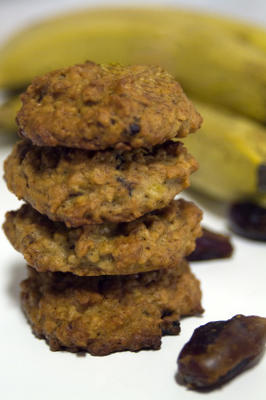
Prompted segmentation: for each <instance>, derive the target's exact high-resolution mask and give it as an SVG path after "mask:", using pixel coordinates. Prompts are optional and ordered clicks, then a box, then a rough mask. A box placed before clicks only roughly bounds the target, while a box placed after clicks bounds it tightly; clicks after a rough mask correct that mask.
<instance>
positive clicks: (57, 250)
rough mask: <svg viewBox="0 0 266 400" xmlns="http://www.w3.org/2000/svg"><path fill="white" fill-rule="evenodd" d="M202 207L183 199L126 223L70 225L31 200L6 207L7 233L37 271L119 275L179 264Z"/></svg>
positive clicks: (191, 246)
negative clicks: (14, 208) (12, 208)
mask: <svg viewBox="0 0 266 400" xmlns="http://www.w3.org/2000/svg"><path fill="white" fill-rule="evenodd" d="M200 220H201V211H200V210H199V209H198V208H197V207H196V206H195V205H194V204H193V203H190V202H186V201H184V200H182V199H180V200H178V201H173V202H172V203H171V204H170V205H169V206H168V207H166V208H163V209H161V210H158V211H154V212H152V213H150V214H146V215H144V216H143V217H141V218H139V219H137V220H135V221H132V222H128V223H121V224H111V223H109V224H100V225H84V226H81V227H79V228H67V227H66V226H65V224H63V223H60V222H52V221H50V220H49V219H48V218H47V217H45V216H43V215H41V214H39V213H38V212H37V211H35V210H34V209H33V208H32V207H31V206H30V205H24V206H22V207H21V209H20V210H18V211H11V212H9V213H7V216H6V222H5V223H4V230H5V233H6V235H7V237H8V239H9V240H10V242H11V243H12V245H13V246H14V247H15V249H17V250H18V251H20V252H21V253H22V254H23V255H24V257H25V259H26V261H27V263H28V264H29V265H31V266H32V267H34V268H36V269H37V270H38V271H47V270H50V271H62V272H72V273H74V274H77V275H88V276H89V275H121V274H132V273H137V272H144V271H151V270H157V269H159V268H171V267H175V266H176V265H177V264H178V262H180V260H181V259H183V258H184V257H185V256H187V255H188V254H190V253H191V252H192V251H193V250H194V248H195V239H196V238H197V237H198V236H200V234H201V228H200Z"/></svg>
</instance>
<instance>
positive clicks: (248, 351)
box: [177, 315, 266, 390]
mask: <svg viewBox="0 0 266 400" xmlns="http://www.w3.org/2000/svg"><path fill="white" fill-rule="evenodd" d="M265 344H266V318H262V317H258V316H248V317H246V316H243V315H236V316H235V317H233V318H231V319H229V320H227V321H215V322H209V323H208V324H206V325H202V326H200V327H199V328H197V329H196V330H195V331H194V333H193V335H192V337H191V339H190V340H189V342H188V343H187V344H186V345H185V346H184V347H183V349H182V351H181V353H180V355H179V357H178V361H177V362H178V375H177V377H178V381H179V382H182V383H183V384H185V385H187V386H188V387H189V388H191V389H198V390H202V389H214V388H216V387H218V386H220V385H222V384H223V383H225V382H227V381H228V380H230V379H232V378H233V377H234V376H236V375H238V374H239V373H240V372H242V371H244V370H245V369H247V368H249V367H251V366H253V365H254V364H255V363H256V362H257V361H258V360H259V358H260V357H261V356H262V354H263V352H264V348H265Z"/></svg>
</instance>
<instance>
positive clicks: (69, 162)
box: [5, 140, 197, 226]
mask: <svg viewBox="0 0 266 400" xmlns="http://www.w3.org/2000/svg"><path fill="white" fill-rule="evenodd" d="M196 168H197V163H196V161H195V160H194V158H193V157H192V156H190V155H189V154H188V153H187V151H186V149H185V148H184V146H183V145H182V144H181V143H173V142H167V143H165V144H163V145H160V146H156V147H155V148H153V150H152V151H148V150H145V149H136V150H132V151H129V152H128V151H127V152H123V153H121V152H118V151H98V152H90V151H87V150H79V149H70V148H63V147H58V148H52V147H44V148H42V147H38V146H33V145H32V144H31V143H30V142H29V141H25V140H24V141H21V142H19V143H18V144H17V145H16V146H15V148H14V150H13V152H12V154H11V155H10V156H9V157H8V159H7V161H6V163H5V178H6V181H7V184H8V187H9V189H10V190H11V191H13V192H14V193H15V194H16V195H17V197H18V198H19V199H24V200H26V201H27V202H29V203H30V204H31V205H32V206H33V207H34V208H35V209H36V210H38V211H39V212H40V213H42V214H46V215H47V216H48V217H49V218H50V219H52V220H54V221H63V222H65V223H66V224H67V225H68V226H79V225H84V224H88V223H103V222H106V221H110V222H126V221H131V220H134V219H136V218H138V217H140V216H141V215H143V214H146V213H148V212H150V211H153V210H155V209H159V208H163V207H165V206H166V205H167V204H168V203H169V202H170V201H171V200H172V199H173V198H174V197H175V195H176V194H177V193H179V192H180V191H181V190H183V189H185V188H186V187H187V186H188V185H189V176H190V174H191V173H192V172H194V171H195V170H196Z"/></svg>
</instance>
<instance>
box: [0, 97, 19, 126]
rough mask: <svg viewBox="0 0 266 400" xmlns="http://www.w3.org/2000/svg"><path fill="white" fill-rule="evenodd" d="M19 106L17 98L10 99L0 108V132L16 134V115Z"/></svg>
mask: <svg viewBox="0 0 266 400" xmlns="http://www.w3.org/2000/svg"><path fill="white" fill-rule="evenodd" d="M20 106H21V101H20V99H19V96H14V97H10V98H9V99H8V100H7V101H6V102H5V103H3V104H2V105H1V106H0V132H3V133H5V132H10V133H13V132H16V129H17V126H16V114H17V112H18V110H19V108H20Z"/></svg>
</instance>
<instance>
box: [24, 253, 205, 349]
mask: <svg viewBox="0 0 266 400" xmlns="http://www.w3.org/2000/svg"><path fill="white" fill-rule="evenodd" d="M51 269H53V268H51ZM180 273H181V275H180ZM21 288H22V294H21V299H22V305H23V309H24V311H25V314H26V316H27V318H28V320H29V323H30V324H31V326H32V330H33V332H34V333H35V334H36V336H37V337H39V338H45V339H46V340H47V342H48V344H49V345H50V348H51V350H54V351H56V350H60V349H62V350H69V351H73V352H77V351H86V352H89V353H91V354H93V355H98V356H103V355H107V354H109V353H112V352H115V351H122V350H131V351H138V350H141V349H158V348H159V347H160V344H161V336H162V335H167V334H178V333H179V330H180V329H179V319H180V317H182V316H184V315H192V314H199V313H201V312H202V311H203V310H202V307H201V292H200V287H199V282H198V280H197V279H196V278H195V277H194V275H193V274H192V273H191V272H190V270H189V267H188V265H187V263H186V262H185V261H182V262H181V265H180V266H179V267H178V268H172V269H171V270H169V271H166V270H161V271H155V272H146V273H142V274H137V275H126V276H114V277H77V276H75V275H72V274H69V273H67V274H63V273H59V272H57V273H49V272H48V273H47V272H46V273H45V272H44V273H39V272H36V271H35V270H34V269H32V268H29V278H28V279H27V280H25V281H23V282H22V285H21Z"/></svg>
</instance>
